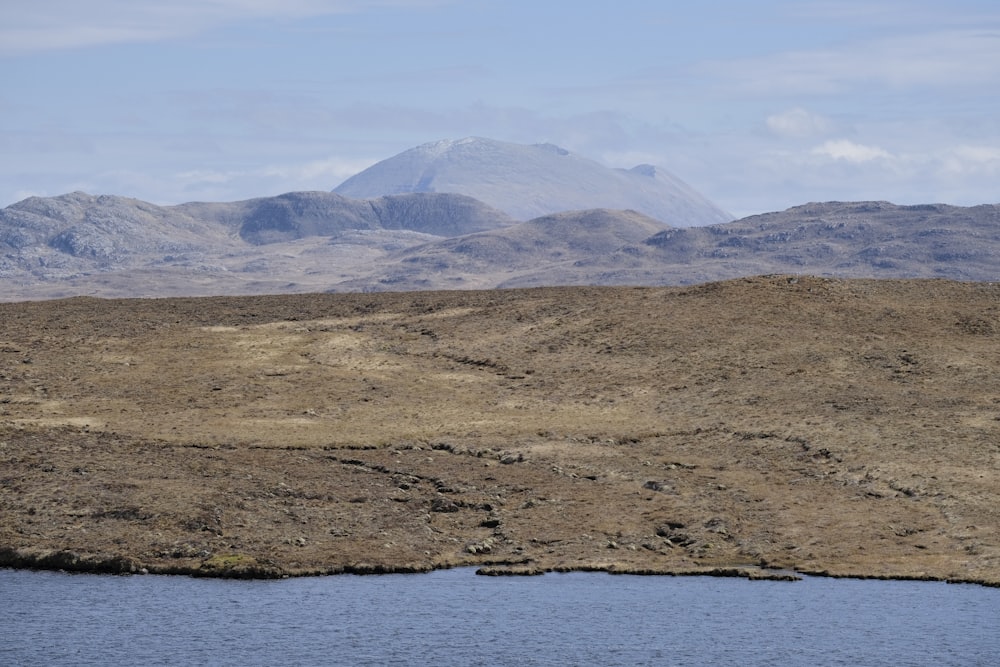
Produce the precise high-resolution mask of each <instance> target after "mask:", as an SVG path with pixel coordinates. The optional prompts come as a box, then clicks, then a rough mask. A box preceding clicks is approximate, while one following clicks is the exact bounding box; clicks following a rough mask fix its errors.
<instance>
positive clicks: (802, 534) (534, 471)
mask: <svg viewBox="0 0 1000 667" xmlns="http://www.w3.org/2000/svg"><path fill="white" fill-rule="evenodd" d="M998 378H1000V287H998V286H997V285H993V284H985V283H957V282H948V281H937V280H934V281H866V280H829V279H817V278H806V277H788V276H769V277H762V278H752V279H740V280H734V281H729V282H723V283H712V284H706V285H702V286H698V287H689V288H540V289H531V290H501V291H482V292H420V293H383V294H340V295H329V294H327V295H320V294H309V295H284V296H273V297H212V298H184V299H135V300H99V299H89V298H75V299H68V300H62V301H48V302H34V303H7V304H0V562H3V563H5V564H9V565H17V566H42V567H59V568H66V569H85V570H86V569H89V570H98V571H138V570H141V569H146V570H148V571H152V572H186V573H193V574H202V575H212V576H281V575H285V574H288V575H299V574H321V573H336V572H344V571H354V572H383V571H420V570H427V569H431V568H437V567H449V566H457V565H482V566H489V567H491V568H492V571H493V572H496V573H505V572H516V573H530V572H539V571H544V570H550V569H600V570H609V571H618V572H658V573H668V572H670V573H694V572H710V571H714V572H716V573H736V574H743V575H747V576H775V575H777V574H780V573H782V572H784V571H786V570H794V571H798V572H813V573H817V572H823V573H827V574H831V575H838V576H840V575H843V576H873V577H917V578H935V579H950V580H961V581H978V582H982V583H988V584H998V583H1000V541H998V535H1000V510H998V507H1000V503H998V500H1000V381H998Z"/></svg>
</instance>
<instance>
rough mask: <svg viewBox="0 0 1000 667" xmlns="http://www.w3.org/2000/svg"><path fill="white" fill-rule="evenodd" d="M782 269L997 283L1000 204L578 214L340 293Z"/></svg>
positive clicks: (390, 260)
mask: <svg viewBox="0 0 1000 667" xmlns="http://www.w3.org/2000/svg"><path fill="white" fill-rule="evenodd" d="M773 273H790V274H812V275H818V276H831V277H843V278H852V277H853V278H858V277H865V278H952V279H956V280H981V281H994V280H998V279H1000V206H975V207H969V208H964V207H957V206H945V205H922V206H897V205H894V204H890V203H888V202H848V203H844V202H827V203H814V204H807V205H803V206H797V207H794V208H791V209H788V210H787V211H782V212H776V213H768V214H765V215H758V216H751V217H748V218H744V219H742V220H736V221H733V222H729V223H725V224H721V225H711V226H707V227H689V228H673V227H666V226H663V225H659V224H658V223H657V222H656V221H654V220H652V219H650V218H646V217H645V216H642V215H641V214H637V213H635V212H630V211H577V212H566V213H562V214H559V215H557V216H549V217H545V218H539V219H536V220H532V221H529V222H526V223H521V224H519V225H513V226H511V227H506V228H504V229H498V230H492V231H486V232H481V233H478V234H474V235H471V236H466V237H460V238H454V239H447V240H434V241H431V242H430V243H427V244H424V245H421V246H418V247H415V248H409V249H405V250H400V251H398V252H397V253H395V254H394V255H392V256H390V257H387V258H386V260H385V261H384V262H382V263H381V264H380V265H379V267H377V268H376V269H375V270H374V271H372V272H371V274H369V275H368V276H367V277H365V278H364V279H362V280H360V281H359V280H355V281H349V282H345V283H344V284H342V285H339V286H337V289H347V290H361V289H366V290H368V289H392V290H400V289H432V288H446V287H470V288H471V287H486V286H490V287H503V288H510V287H537V286H543V285H684V284H692V283H700V282H708V281H713V280H724V279H729V278H737V277H742V276H751V275H763V274H773Z"/></svg>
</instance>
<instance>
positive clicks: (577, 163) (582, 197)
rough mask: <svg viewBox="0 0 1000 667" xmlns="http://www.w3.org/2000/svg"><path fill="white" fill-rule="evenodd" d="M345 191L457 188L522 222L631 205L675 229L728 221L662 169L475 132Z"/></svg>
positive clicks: (409, 155)
mask: <svg viewBox="0 0 1000 667" xmlns="http://www.w3.org/2000/svg"><path fill="white" fill-rule="evenodd" d="M333 191H334V192H336V193H338V194H342V195H345V196H347V197H356V198H368V197H378V196H382V195H394V194H400V193H405V192H457V193H461V194H465V195H468V196H470V197H474V198H475V199H478V200H480V201H482V202H485V203H487V204H489V205H490V206H493V207H494V208H497V209H499V210H501V211H504V212H506V213H507V214H508V215H510V216H511V217H514V218H517V219H519V220H528V219H531V218H535V217H539V216H543V215H548V214H551V213H559V212H562V211H568V210H579V209H589V208H607V209H632V210H636V211H639V212H641V213H643V214H645V215H648V216H650V217H652V218H656V219H657V220H661V221H662V222H664V223H667V224H669V225H672V226H675V227H688V226H697V225H709V224H716V223H722V222H728V221H730V220H732V219H733V216H731V215H730V214H728V213H726V212H725V211H723V210H721V209H720V208H718V207H717V206H716V205H715V204H713V203H712V202H710V201H708V200H707V199H706V198H705V197H703V196H702V195H700V194H698V193H697V192H695V191H694V190H693V189H692V188H691V187H690V186H688V185H687V184H686V183H684V182H683V181H681V180H680V179H679V178H677V177H676V176H674V175H673V174H670V173H669V172H667V171H666V170H664V169H661V168H659V167H654V166H652V165H639V166H637V167H634V168H632V169H611V168H608V167H605V166H603V165H601V164H598V163H597V162H594V161H593V160H589V159H587V158H584V157H581V156H579V155H576V154H574V153H571V152H569V151H567V150H565V149H563V148H559V147H558V146H554V145H552V144H533V145H522V144H514V143H507V142H503V141H495V140H493V139H483V138H479V137H470V138H466V139H459V140H443V141H436V142H432V143H428V144H424V145H422V146H417V147H416V148H411V149H410V150H407V151H404V152H402V153H400V154H399V155H396V156H395V157H391V158H389V159H387V160H383V161H381V162H379V163H378V164H375V165H373V166H371V167H369V168H368V169H366V170H364V171H362V172H361V173H359V174H356V175H355V176H352V177H351V178H349V179H347V180H346V181H344V182H343V183H341V184H340V185H339V186H337V187H336V188H334V190H333Z"/></svg>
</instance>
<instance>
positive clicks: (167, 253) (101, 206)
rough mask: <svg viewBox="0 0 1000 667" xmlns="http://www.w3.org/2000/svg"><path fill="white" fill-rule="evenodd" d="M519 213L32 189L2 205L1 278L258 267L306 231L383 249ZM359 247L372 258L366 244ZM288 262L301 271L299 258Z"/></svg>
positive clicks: (409, 199)
mask: <svg viewBox="0 0 1000 667" xmlns="http://www.w3.org/2000/svg"><path fill="white" fill-rule="evenodd" d="M514 223H515V221H514V220H513V219H511V218H509V217H507V216H506V215H504V214H503V213H501V212H500V211H497V210H495V209H492V208H490V207H488V206H486V205H485V204H483V203H481V202H479V201H476V200H474V199H472V198H470V197H466V196H464V195H456V194H407V195H398V196H391V197H379V198H377V199H372V200H355V199H349V198H347V197H342V196H340V195H337V194H333V193H329V192H292V193H287V194H284V195H279V196H277V197H264V198H260V199H251V200H247V201H240V202H228V203H188V204H181V205H178V206H156V205H154V204H150V203H148V202H143V201H139V200H137V199H128V198H125V197H117V196H110V195H100V196H94V195H89V194H86V193H83V192H74V193H70V194H66V195H61V196H58V197H50V198H43V197H32V198H29V199H25V200H24V201H21V202H18V203H16V204H13V205H11V206H8V207H7V208H4V209H2V210H0V280H4V279H7V280H10V281H13V282H16V283H18V284H21V285H24V286H27V287H29V288H30V286H31V285H32V284H35V283H48V282H52V281H60V280H79V279H82V278H86V277H88V276H93V275H95V274H101V275H103V276H104V277H105V278H109V277H111V276H113V275H115V274H120V273H121V272H123V271H132V270H151V271H155V272H157V273H158V274H159V275H160V276H161V277H162V275H163V271H164V270H166V271H167V272H169V271H170V270H177V269H180V270H183V271H184V272H188V273H190V271H192V270H194V271H196V272H197V273H198V274H199V275H201V276H203V277H207V276H210V275H211V274H213V273H220V274H224V273H226V272H229V271H233V270H237V271H249V272H250V273H256V272H259V271H257V270H254V269H253V268H250V269H248V268H247V267H248V266H250V267H254V266H256V267H257V268H258V269H261V268H263V267H266V266H267V265H269V263H270V262H269V260H268V258H267V256H268V255H275V256H280V255H282V254H283V253H284V254H286V255H287V253H288V250H287V249H286V250H281V249H276V250H275V249H274V248H275V247H276V246H277V245H279V244H288V243H292V242H295V241H301V240H302V239H313V240H314V241H315V239H318V238H319V239H324V240H323V243H327V242H329V240H330V239H332V238H338V237H341V236H342V237H344V243H345V244H346V245H348V246H354V247H359V246H360V247H363V248H365V249H366V250H368V249H375V250H377V252H378V253H383V252H385V251H387V250H392V249H398V248H400V247H408V246H410V245H413V244H415V243H420V242H423V241H427V240H429V239H432V238H442V237H447V236H453V235H463V234H470V233H475V232H479V231H483V230H487V229H494V228H497V227H503V226H507V225H511V224H514ZM267 247H271V248H272V249H271V250H269V249H267ZM299 248H300V249H301V245H300V246H299ZM272 250H273V252H272ZM327 254H328V255H329V254H330V253H327ZM336 254H337V253H332V255H333V256H335V255H336ZM354 254H355V256H357V257H358V258H359V259H367V258H368V257H367V254H366V253H365V252H355V253H354ZM327 259H329V257H327ZM311 268H314V267H307V266H302V267H301V269H302V270H303V271H307V270H310V269H311ZM285 270H286V269H284V268H282V269H280V270H279V271H278V272H279V273H280V272H282V271H285ZM287 270H288V272H289V273H292V274H294V273H296V270H295V269H294V268H293V267H288V268H287ZM223 282H226V281H223ZM321 286H322V285H317V286H316V287H321ZM148 288H149V286H143V288H142V289H143V290H144V291H145V290H146V289H148ZM28 291H29V292H30V291H31V290H30V289H29V290H28Z"/></svg>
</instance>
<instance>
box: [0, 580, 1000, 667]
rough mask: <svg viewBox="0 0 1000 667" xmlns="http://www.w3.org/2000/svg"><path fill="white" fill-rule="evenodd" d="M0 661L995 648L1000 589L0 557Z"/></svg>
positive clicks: (497, 659)
mask: <svg viewBox="0 0 1000 667" xmlns="http://www.w3.org/2000/svg"><path fill="white" fill-rule="evenodd" d="M0 664H3V665H10V666H13V665H102V666H103V665H140V664H141V665H241V666H242V665H281V666H284V667H290V666H292V665H411V664H417V665H424V664H427V665H435V666H439V667H440V666H448V665H893V666H901V665H963V666H968V665H996V664H1000V589H995V588H985V587H981V586H975V585H966V584H945V583H936V582H912V581H875V580H866V581H859V580H850V579H826V578H815V577H806V578H805V579H804V580H803V581H799V582H777V581H747V580H744V579H730V578H711V577H668V576H662V577H656V576H654V577H642V576H629V575H608V574H600V573H568V574H546V575H544V576H540V577H481V576H476V575H475V573H474V570H472V569H457V570H446V571H437V572H432V573H429V574H411V575H379V576H353V575H343V576H334V577H316V578H300V579H285V580H277V581H230V580H211V579H192V578H187V577H167V576H152V575H146V576H131V577H114V576H97V575H79V574H65V573H59V572H28V571H15V570H9V569H0Z"/></svg>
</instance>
